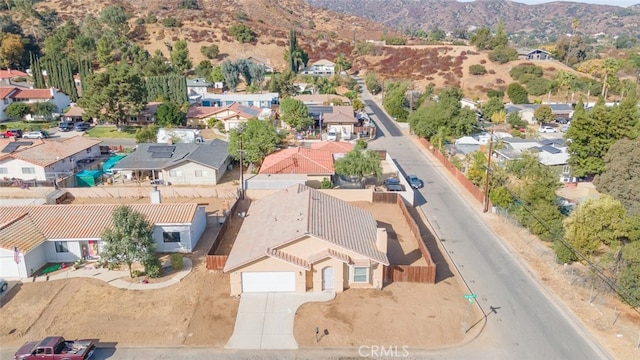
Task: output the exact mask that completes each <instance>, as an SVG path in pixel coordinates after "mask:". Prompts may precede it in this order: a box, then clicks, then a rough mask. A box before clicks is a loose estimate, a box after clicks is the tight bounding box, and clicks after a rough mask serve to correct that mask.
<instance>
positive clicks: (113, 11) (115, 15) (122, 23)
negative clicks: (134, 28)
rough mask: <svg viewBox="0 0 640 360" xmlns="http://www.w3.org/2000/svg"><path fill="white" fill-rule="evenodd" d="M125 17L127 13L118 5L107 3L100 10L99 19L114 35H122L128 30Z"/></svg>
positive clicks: (126, 17)
mask: <svg viewBox="0 0 640 360" xmlns="http://www.w3.org/2000/svg"><path fill="white" fill-rule="evenodd" d="M127 19H128V16H127V13H126V12H125V10H124V8H123V7H122V6H120V5H109V6H107V7H106V8H104V9H103V10H102V11H101V12H100V21H101V22H102V23H103V24H105V25H106V26H108V27H109V28H111V31H112V32H113V33H114V34H115V35H116V36H124V35H125V34H126V33H127V31H129V24H128V23H127Z"/></svg>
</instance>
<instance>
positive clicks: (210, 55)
mask: <svg viewBox="0 0 640 360" xmlns="http://www.w3.org/2000/svg"><path fill="white" fill-rule="evenodd" d="M200 52H201V53H202V55H204V56H205V57H206V58H207V59H209V60H211V59H215V58H216V57H218V54H220V49H219V48H218V45H216V44H211V45H209V46H205V45H202V46H201V47H200Z"/></svg>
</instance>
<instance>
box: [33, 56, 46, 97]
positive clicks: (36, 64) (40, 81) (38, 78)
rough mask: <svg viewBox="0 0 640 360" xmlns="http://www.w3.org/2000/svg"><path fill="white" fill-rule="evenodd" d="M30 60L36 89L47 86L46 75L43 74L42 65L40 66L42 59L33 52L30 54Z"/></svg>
mask: <svg viewBox="0 0 640 360" xmlns="http://www.w3.org/2000/svg"><path fill="white" fill-rule="evenodd" d="M29 60H30V62H31V76H33V87H34V88H36V89H44V88H46V87H47V86H46V84H45V82H44V76H42V67H40V59H39V58H37V57H36V56H35V55H33V53H31V54H30V55H29Z"/></svg>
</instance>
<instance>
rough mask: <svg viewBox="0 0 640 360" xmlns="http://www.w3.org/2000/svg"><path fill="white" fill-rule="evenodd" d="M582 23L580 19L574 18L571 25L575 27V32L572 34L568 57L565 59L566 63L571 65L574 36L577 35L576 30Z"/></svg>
mask: <svg viewBox="0 0 640 360" xmlns="http://www.w3.org/2000/svg"><path fill="white" fill-rule="evenodd" d="M579 25H580V21H579V20H578V19H573V21H572V22H571V27H572V28H573V33H572V34H571V39H569V50H568V51H567V58H566V59H565V65H569V56H570V55H571V46H572V43H573V38H574V37H575V36H576V30H577V29H578V26H579Z"/></svg>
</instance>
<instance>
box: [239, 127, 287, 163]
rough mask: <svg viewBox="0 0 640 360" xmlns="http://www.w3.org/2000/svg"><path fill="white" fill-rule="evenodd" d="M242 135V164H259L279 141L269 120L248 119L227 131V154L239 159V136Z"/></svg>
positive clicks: (273, 149) (274, 148)
mask: <svg viewBox="0 0 640 360" xmlns="http://www.w3.org/2000/svg"><path fill="white" fill-rule="evenodd" d="M241 137H242V149H243V152H244V153H243V156H242V161H243V163H244V165H250V164H255V165H259V164H261V163H262V160H263V159H264V157H265V156H267V155H268V154H270V153H272V152H274V151H275V150H276V145H278V144H279V143H280V141H281V138H280V136H279V135H278V132H277V131H276V128H275V127H274V126H273V124H271V122H269V121H261V120H258V119H256V118H253V119H249V121H247V122H246V123H245V124H242V126H240V127H239V128H237V129H232V130H231V131H230V132H229V155H231V157H233V158H234V159H236V160H239V159H240V138H241Z"/></svg>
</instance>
